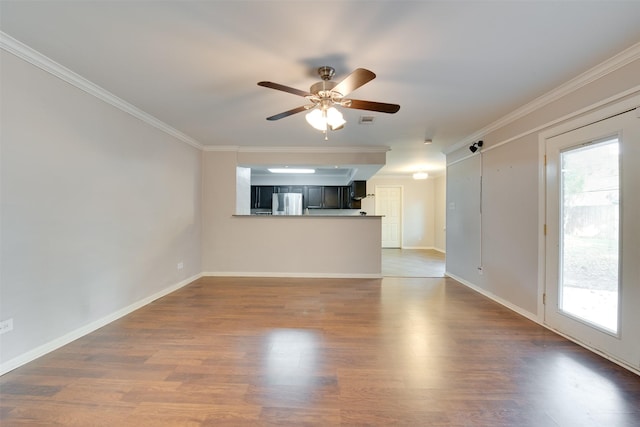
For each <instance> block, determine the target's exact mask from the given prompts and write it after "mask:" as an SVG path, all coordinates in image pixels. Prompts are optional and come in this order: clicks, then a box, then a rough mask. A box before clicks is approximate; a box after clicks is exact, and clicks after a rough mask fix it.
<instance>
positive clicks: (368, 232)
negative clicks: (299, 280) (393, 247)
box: [205, 214, 382, 278]
mask: <svg viewBox="0 0 640 427" xmlns="http://www.w3.org/2000/svg"><path fill="white" fill-rule="evenodd" d="M225 235H226V237H223V236H219V238H221V239H224V240H225V242H227V248H228V249H227V251H221V252H219V253H218V257H219V259H220V260H221V261H224V263H225V265H227V266H228V267H227V268H228V270H226V271H215V270H214V271H212V272H211V273H205V275H207V274H211V275H229V276H230V275H242V276H262V277H325V278H332V277H334V278H380V277H382V249H381V248H382V240H381V238H382V217H381V216H379V215H336V214H328V215H320V214H316V215H232V216H231V218H229V223H228V227H227V229H226V233H225ZM205 245H206V243H205ZM233 254H241V255H240V256H237V255H236V256H234V255H233Z"/></svg>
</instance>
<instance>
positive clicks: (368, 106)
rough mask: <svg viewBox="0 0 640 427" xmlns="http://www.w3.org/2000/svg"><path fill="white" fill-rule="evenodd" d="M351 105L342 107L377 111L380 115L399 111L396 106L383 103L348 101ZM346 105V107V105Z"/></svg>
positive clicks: (398, 107)
mask: <svg viewBox="0 0 640 427" xmlns="http://www.w3.org/2000/svg"><path fill="white" fill-rule="evenodd" d="M349 101H351V103H350V104H349V103H346V104H345V105H344V107H346V108H353V109H355V110H369V111H379V112H381V113H389V114H393V113H397V112H398V110H400V106H399V105H398V104H386V103H384V102H373V101H362V100H359V99H349ZM347 104H348V105H347Z"/></svg>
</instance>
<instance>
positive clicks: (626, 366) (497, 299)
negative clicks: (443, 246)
mask: <svg viewBox="0 0 640 427" xmlns="http://www.w3.org/2000/svg"><path fill="white" fill-rule="evenodd" d="M445 275H446V276H448V277H451V278H452V279H454V280H456V281H458V282H460V283H461V284H463V285H464V286H466V287H468V288H471V289H473V290H474V291H476V292H478V293H479V294H482V295H484V296H486V297H487V298H489V299H491V300H493V301H495V302H497V303H498V304H500V305H502V306H504V307H506V308H508V309H509V310H511V311H514V312H516V313H518V314H519V315H521V316H524V317H526V318H527V319H529V320H531V321H532V322H535V323H537V324H538V325H540V326H542V327H543V328H545V329H548V330H549V331H551V332H553V333H555V334H558V335H560V336H561V337H563V338H566V339H567V340H569V341H571V342H573V343H575V344H577V345H579V346H580V347H583V348H584V349H586V350H589V351H591V352H593V353H596V354H598V355H600V356H602V357H604V358H605V359H607V360H609V361H611V362H613V363H615V364H616V365H618V366H620V367H622V368H624V369H627V370H629V371H631V372H633V373H634V374H636V375H640V370H638V369H637V368H636V367H635V366H631V365H629V364H627V363H625V362H623V361H620V360H618V359H616V358H615V357H613V356H611V355H609V354H607V353H604V352H602V351H601V350H598V349H597V348H594V347H591V346H590V345H588V344H585V343H583V342H581V341H580V340H577V339H575V338H573V337H571V336H569V335H566V334H563V333H562V332H560V331H557V330H556V329H553V328H551V327H549V325H547V324H545V323H544V320H543V319H540V318H539V317H538V316H537V315H534V314H533V313H530V312H528V311H526V310H523V309H521V308H520V307H518V306H516V305H513V304H511V303H510V302H508V301H506V300H504V299H502V298H500V297H498V296H496V295H494V294H492V293H491V292H487V291H485V290H484V289H482V288H480V287H478V286H476V285H474V284H473V283H471V282H468V281H466V280H464V279H462V278H460V277H458V276H456V275H455V274H451V273H449V272H445Z"/></svg>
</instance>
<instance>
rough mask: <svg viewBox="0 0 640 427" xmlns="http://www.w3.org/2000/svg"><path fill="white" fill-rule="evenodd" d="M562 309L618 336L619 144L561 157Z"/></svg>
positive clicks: (586, 148)
mask: <svg viewBox="0 0 640 427" xmlns="http://www.w3.org/2000/svg"><path fill="white" fill-rule="evenodd" d="M560 164H561V175H560V178H561V184H560V185H561V198H562V200H561V210H562V212H561V219H562V221H561V224H560V228H561V230H560V239H561V242H560V247H561V251H560V257H561V259H560V265H561V272H560V281H561V283H560V286H559V292H560V295H558V302H559V309H560V310H561V311H562V312H564V313H565V314H567V315H570V316H573V317H575V318H577V319H579V320H581V321H584V322H588V323H590V324H592V325H594V326H596V327H599V328H602V329H604V330H606V331H609V332H611V333H614V334H615V333H617V332H618V305H619V304H618V299H619V277H618V276H619V274H618V267H619V230H620V226H619V217H620V215H619V210H620V209H619V206H620V175H619V169H620V167H619V164H620V161H619V149H618V139H617V138H614V139H609V140H605V141H603V142H599V143H593V144H588V145H586V146H581V147H579V148H571V149H569V150H567V151H563V152H561V153H560Z"/></svg>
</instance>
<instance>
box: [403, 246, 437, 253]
mask: <svg viewBox="0 0 640 427" xmlns="http://www.w3.org/2000/svg"><path fill="white" fill-rule="evenodd" d="M400 249H416V250H426V251H428V250H432V251H438V252H442V251H440V250H438V249H436V248H434V247H433V246H403V247H401V248H400Z"/></svg>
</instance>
